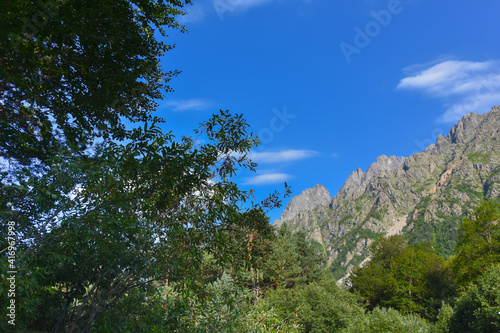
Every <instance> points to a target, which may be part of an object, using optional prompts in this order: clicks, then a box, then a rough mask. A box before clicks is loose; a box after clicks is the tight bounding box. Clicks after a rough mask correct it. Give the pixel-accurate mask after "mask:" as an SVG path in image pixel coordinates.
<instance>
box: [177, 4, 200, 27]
mask: <svg viewBox="0 0 500 333" xmlns="http://www.w3.org/2000/svg"><path fill="white" fill-rule="evenodd" d="M184 11H185V12H186V14H185V15H182V16H180V17H179V18H178V21H179V23H181V24H186V23H191V22H198V21H201V20H203V19H204V18H205V7H204V6H203V5H201V4H200V3H193V4H192V5H190V6H186V7H184Z"/></svg>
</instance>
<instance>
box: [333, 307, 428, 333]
mask: <svg viewBox="0 0 500 333" xmlns="http://www.w3.org/2000/svg"><path fill="white" fill-rule="evenodd" d="M341 332H342V333H392V332H394V333H400V332H412V333H425V332H431V325H430V324H429V323H428V322H427V321H426V320H424V319H422V318H420V317H419V316H416V315H402V314H400V313H399V312H398V311H397V310H394V309H392V308H388V309H385V308H379V307H376V308H375V309H373V311H372V312H368V313H367V314H365V315H364V316H361V317H357V319H356V320H353V321H351V323H350V324H349V326H348V327H347V328H345V329H344V330H342V331H341Z"/></svg>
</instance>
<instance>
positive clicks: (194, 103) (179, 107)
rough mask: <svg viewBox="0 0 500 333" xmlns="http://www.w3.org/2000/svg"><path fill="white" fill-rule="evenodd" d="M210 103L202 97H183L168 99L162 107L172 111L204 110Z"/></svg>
mask: <svg viewBox="0 0 500 333" xmlns="http://www.w3.org/2000/svg"><path fill="white" fill-rule="evenodd" d="M210 105H211V103H210V102H208V101H206V100H204V99H198V98H193V99H184V100H177V101H168V102H166V103H165V104H163V107H167V108H170V109H172V110H174V111H199V110H206V109H208V108H209V107H210Z"/></svg>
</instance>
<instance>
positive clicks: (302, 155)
mask: <svg viewBox="0 0 500 333" xmlns="http://www.w3.org/2000/svg"><path fill="white" fill-rule="evenodd" d="M193 2H194V6H190V7H189V8H187V10H188V11H189V12H190V14H188V15H186V16H184V17H183V18H182V19H181V22H182V23H183V24H185V25H186V27H187V29H188V30H189V33H187V34H181V33H178V32H171V33H170V35H169V38H168V40H167V42H169V43H175V44H176V47H175V49H174V50H172V51H169V52H168V54H167V55H166V56H165V57H164V67H165V68H166V69H170V70H171V69H178V70H181V71H182V74H180V75H179V76H178V77H176V78H174V79H173V80H172V81H171V86H172V88H174V90H175V92H173V93H168V94H167V95H166V96H165V100H164V101H162V102H160V107H159V112H158V113H159V114H158V115H160V116H162V117H164V118H165V119H166V120H167V123H166V125H165V128H166V129H168V130H173V131H174V133H177V134H178V135H180V134H183V135H189V134H190V133H192V129H194V128H196V127H197V125H198V124H199V123H200V122H202V121H203V120H206V119H208V118H209V117H210V115H211V114H212V113H215V112H217V110H219V109H224V110H226V109H229V110H231V111H232V112H234V113H243V114H244V116H245V117H246V119H247V120H248V122H249V123H250V125H251V130H252V131H253V132H254V133H256V134H258V135H259V136H260V137H261V139H262V141H263V144H262V145H261V146H260V147H259V148H257V149H256V150H255V151H254V152H253V158H254V160H255V161H256V162H258V163H259V167H258V172H257V173H255V174H251V173H244V174H241V175H240V176H239V178H238V180H239V182H240V184H241V185H242V188H243V189H250V188H253V189H254V190H255V192H256V195H257V198H263V197H265V196H266V194H268V193H270V192H272V191H274V190H282V189H283V182H284V181H286V182H287V183H288V184H289V185H291V186H292V188H293V195H298V194H300V193H301V192H302V191H303V190H304V189H306V188H310V187H313V186H314V185H315V184H322V185H324V186H325V187H326V188H327V189H328V190H329V191H330V194H331V195H332V196H333V195H335V194H336V193H337V191H338V190H339V189H340V187H341V186H342V185H343V183H344V182H345V180H346V178H347V177H348V176H349V174H350V173H351V172H352V171H354V170H355V169H356V168H358V167H360V168H362V169H363V170H364V171H365V170H366V169H367V168H368V166H369V165H370V164H371V163H373V162H374V161H375V160H376V158H377V156H379V155H382V154H385V155H388V156H389V155H396V156H409V155H411V154H413V153H415V152H418V151H422V150H423V149H424V148H425V147H426V146H427V145H429V144H431V143H433V142H434V141H435V138H436V136H437V135H438V134H446V132H447V131H448V130H449V129H450V128H451V126H452V125H453V124H454V123H456V121H457V120H458V119H460V118H461V116H462V115H463V114H465V113H468V112H477V113H483V112H487V111H489V110H490V108H491V106H493V105H498V104H500V43H498V41H499V40H498V36H499V34H498V30H499V28H498V15H499V14H500V2H499V1H498V0H481V1H477V2H474V3H473V2H470V1H449V0H444V1H430V0H400V1H398V0H389V1H387V0H380V1H379V0H365V1H352V0H350V1H349V0H330V1H327V0H200V1H196V0H194V1H193ZM289 199H290V198H288V199H286V200H285V201H284V206H286V204H287V202H288V201H289ZM280 214H281V210H276V211H273V212H271V214H270V217H271V221H273V220H274V219H276V218H279V216H280Z"/></svg>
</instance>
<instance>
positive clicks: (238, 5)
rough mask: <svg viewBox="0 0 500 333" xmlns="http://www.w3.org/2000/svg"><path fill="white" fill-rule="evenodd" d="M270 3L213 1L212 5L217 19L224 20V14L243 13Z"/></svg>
mask: <svg viewBox="0 0 500 333" xmlns="http://www.w3.org/2000/svg"><path fill="white" fill-rule="evenodd" d="M272 1H274V0H213V2H212V5H213V7H214V9H215V11H216V12H217V15H219V18H220V19H221V20H224V14H225V13H228V12H229V13H231V12H236V11H245V10H247V9H249V8H251V7H256V6H260V5H263V4H265V3H268V2H272Z"/></svg>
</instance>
